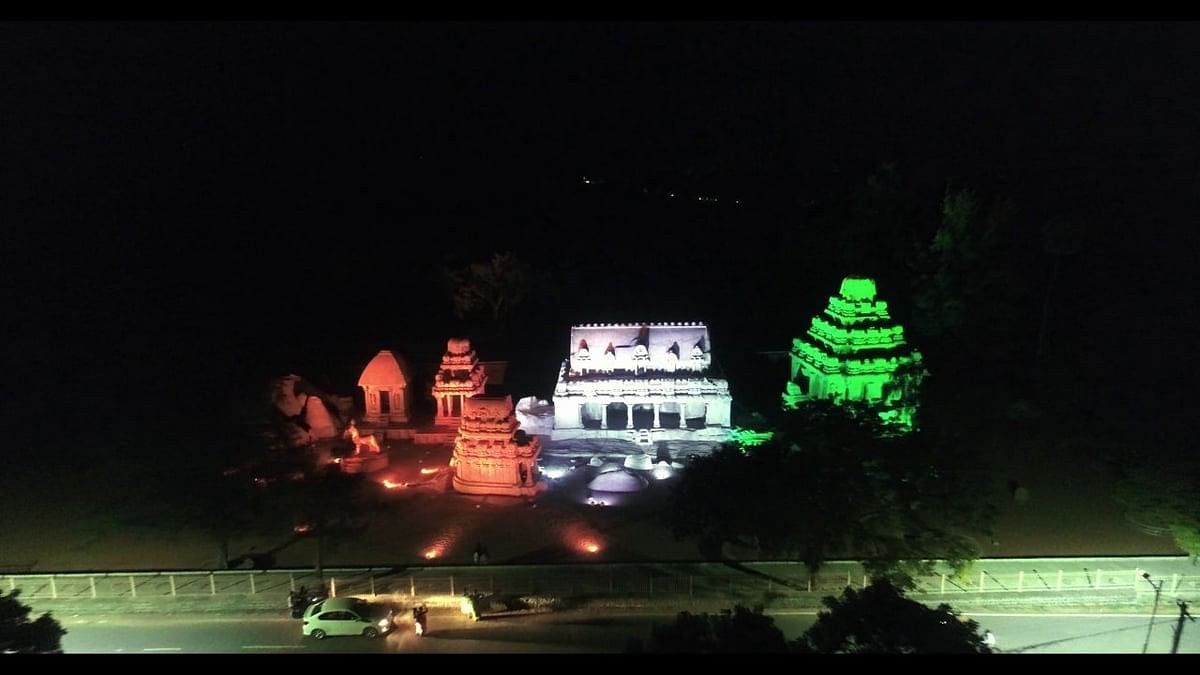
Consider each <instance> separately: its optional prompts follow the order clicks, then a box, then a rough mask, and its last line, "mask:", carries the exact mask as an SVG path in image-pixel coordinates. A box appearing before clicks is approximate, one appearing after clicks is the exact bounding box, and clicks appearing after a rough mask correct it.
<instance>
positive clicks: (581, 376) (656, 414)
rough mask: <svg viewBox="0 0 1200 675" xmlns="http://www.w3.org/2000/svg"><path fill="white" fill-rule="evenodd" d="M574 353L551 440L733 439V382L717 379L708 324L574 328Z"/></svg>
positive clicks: (557, 395) (557, 393) (561, 384)
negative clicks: (650, 435)
mask: <svg viewBox="0 0 1200 675" xmlns="http://www.w3.org/2000/svg"><path fill="white" fill-rule="evenodd" d="M568 353H569V354H570V357H568V358H567V359H566V360H565V361H563V365H562V370H561V371H560V372H559V375H558V385H557V386H556V387H555V388H554V431H553V436H552V438H554V439H560V438H628V437H629V436H630V435H631V434H633V435H638V434H639V433H640V434H642V435H643V436H644V435H645V433H648V432H649V433H653V438H654V440H659V439H663V440H688V439H695V440H709V439H714V440H723V439H724V438H725V437H727V436H728V433H729V406H730V404H731V403H732V399H731V398H730V396H729V383H728V382H727V381H725V380H724V379H720V378H718V377H717V376H716V375H717V373H715V369H714V366H713V360H712V341H711V340H710V339H709V336H708V327H707V326H705V325H704V324H702V323H631V324H584V325H581V326H573V327H572V328H571V342H570V347H569V349H568ZM642 430H648V432H646V431H642Z"/></svg>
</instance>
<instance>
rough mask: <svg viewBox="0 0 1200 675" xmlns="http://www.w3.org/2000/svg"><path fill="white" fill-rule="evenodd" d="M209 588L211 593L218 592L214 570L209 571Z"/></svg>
mask: <svg viewBox="0 0 1200 675" xmlns="http://www.w3.org/2000/svg"><path fill="white" fill-rule="evenodd" d="M208 590H209V594H210V595H216V594H217V578H216V577H215V576H213V573H212V572H209V573H208Z"/></svg>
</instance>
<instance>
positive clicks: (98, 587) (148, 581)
mask: <svg viewBox="0 0 1200 675" xmlns="http://www.w3.org/2000/svg"><path fill="white" fill-rule="evenodd" d="M985 562H988V561H980V562H979V563H977V564H976V565H975V567H974V569H973V570H972V571H971V572H969V573H967V574H963V575H957V576H956V575H954V574H951V573H949V572H947V573H945V574H938V575H932V576H923V577H920V578H918V579H917V580H916V588H915V589H914V590H913V591H912V592H911V594H913V595H929V596H943V595H946V596H953V595H968V594H976V595H980V594H998V593H1017V594H1043V595H1044V594H1077V593H1081V592H1121V591H1125V592H1130V593H1133V594H1135V595H1136V594H1142V593H1146V592H1151V593H1152V592H1153V589H1152V588H1150V587H1149V586H1147V584H1146V583H1145V581H1144V579H1142V573H1143V572H1144V570H1143V569H1142V568H1140V567H1125V568H1121V569H1108V570H1105V569H1089V568H1086V567H1085V568H1065V566H1063V567H1058V568H1050V567H1046V566H1045V565H1041V566H1040V567H1035V566H1033V565H1028V566H1022V565H1014V564H1013V563H1012V562H1007V563H1005V564H1004V565H1003V567H1008V568H1011V567H1021V569H1016V570H1015V571H1014V570H1011V569H1009V570H1008V571H1003V572H991V571H989V570H988V565H986V564H983V563H985ZM997 567H998V566H993V569H996V568H997ZM1181 569H1184V570H1186V568H1181ZM1156 576H1157V577H1158V578H1161V579H1163V580H1164V583H1165V586H1164V591H1165V592H1169V593H1175V594H1180V593H1183V594H1188V595H1195V594H1197V593H1198V592H1200V570H1197V573H1196V574H1188V573H1185V572H1173V573H1168V574H1163V573H1158V574H1156ZM324 582H325V583H326V584H327V585H328V587H329V590H330V592H331V593H332V594H333V595H343V596H345V595H390V596H407V597H410V598H416V597H421V598H427V597H430V596H458V595H462V594H463V593H465V592H488V593H497V594H506V595H542V596H551V597H580V596H636V597H653V596H674V597H688V598H696V597H716V596H728V597H758V598H762V597H790V596H804V595H813V596H823V595H829V594H836V593H840V592H841V591H842V590H843V589H844V588H846V587H851V588H862V587H864V586H866V585H867V584H868V583H870V578H869V576H868V575H866V574H865V573H864V571H863V569H862V567H861V565H859V564H858V563H852V562H832V563H827V564H826V565H825V566H824V567H823V568H822V569H821V571H820V572H819V573H818V574H816V575H810V574H809V573H808V570H807V569H806V568H805V567H804V566H803V565H801V564H797V563H786V562H768V563H742V564H738V565H736V566H726V565H722V564H720V563H654V564H612V565H546V566H535V565H514V566H507V565H483V566H473V567H423V568H402V567H395V568H391V567H364V568H338V569H327V570H325V575H324ZM302 585H303V586H308V587H310V588H311V587H316V586H319V585H321V580H320V579H318V577H317V576H316V574H315V573H314V572H313V570H311V569H277V570H264V571H239V570H222V571H199V570H197V571H161V572H109V573H100V572H94V573H92V572H85V573H67V574H8V575H0V589H3V590H13V589H20V590H21V592H22V597H23V598H26V599H41V600H101V599H105V600H151V599H164V598H205V597H209V598H211V597H219V596H225V597H229V596H256V595H271V596H277V597H284V596H286V595H287V593H289V592H290V591H292V590H295V589H297V588H299V587H300V586H302Z"/></svg>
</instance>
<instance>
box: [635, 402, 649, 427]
mask: <svg viewBox="0 0 1200 675" xmlns="http://www.w3.org/2000/svg"><path fill="white" fill-rule="evenodd" d="M630 414H631V415H633V428H634V429H653V428H654V406H653V405H650V404H646V403H636V404H634V406H633V410H632V411H630Z"/></svg>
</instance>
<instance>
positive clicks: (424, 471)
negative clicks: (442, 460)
mask: <svg viewBox="0 0 1200 675" xmlns="http://www.w3.org/2000/svg"><path fill="white" fill-rule="evenodd" d="M440 470H441V469H436V468H434V467H432V466H427V467H425V468H424V469H421V473H422V474H424V475H426V476H428V475H430V474H434V473H437V472H438V471H440Z"/></svg>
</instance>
